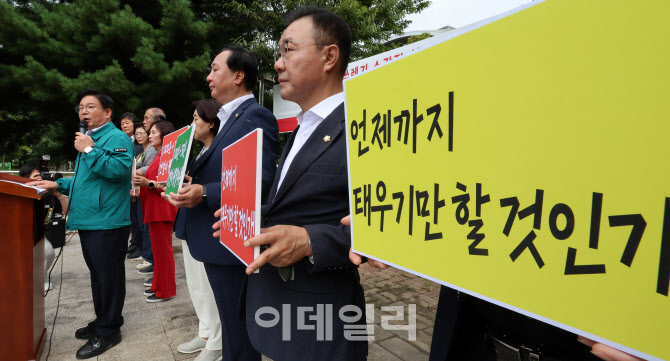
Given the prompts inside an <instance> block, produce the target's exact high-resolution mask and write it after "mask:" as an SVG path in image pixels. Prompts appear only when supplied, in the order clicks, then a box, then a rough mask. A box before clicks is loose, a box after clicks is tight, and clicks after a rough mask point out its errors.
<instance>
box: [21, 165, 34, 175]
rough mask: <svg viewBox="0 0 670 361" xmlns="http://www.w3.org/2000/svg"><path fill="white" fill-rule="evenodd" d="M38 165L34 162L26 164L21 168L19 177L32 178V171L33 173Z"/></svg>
mask: <svg viewBox="0 0 670 361" xmlns="http://www.w3.org/2000/svg"><path fill="white" fill-rule="evenodd" d="M35 169H37V167H36V166H35V165H33V164H26V165H24V166H23V167H21V169H19V177H24V178H30V173H32V172H33V171H34V170H35Z"/></svg>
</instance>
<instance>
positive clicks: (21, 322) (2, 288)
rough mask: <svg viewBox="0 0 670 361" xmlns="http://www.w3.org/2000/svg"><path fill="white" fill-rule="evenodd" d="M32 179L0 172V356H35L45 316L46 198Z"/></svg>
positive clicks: (43, 332) (43, 333)
mask: <svg viewBox="0 0 670 361" xmlns="http://www.w3.org/2000/svg"><path fill="white" fill-rule="evenodd" d="M8 181H10V182H17V183H26V182H29V181H30V180H29V179H27V178H21V177H16V176H11V175H6V174H0V207H1V209H2V212H1V214H2V216H1V217H0V231H1V232H2V237H1V239H0V360H17V361H25V360H39V359H40V357H41V355H42V350H43V349H44V344H45V343H46V338H47V329H46V328H45V320H44V216H45V212H44V203H43V202H42V197H43V196H44V195H45V194H47V192H44V193H42V194H41V195H38V194H37V191H36V190H35V189H33V188H28V187H24V186H22V185H20V184H14V183H9V182H8Z"/></svg>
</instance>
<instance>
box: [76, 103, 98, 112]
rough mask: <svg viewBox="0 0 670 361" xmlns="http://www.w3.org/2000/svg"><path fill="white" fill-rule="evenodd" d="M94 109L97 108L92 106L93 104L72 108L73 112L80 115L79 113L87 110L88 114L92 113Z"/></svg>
mask: <svg viewBox="0 0 670 361" xmlns="http://www.w3.org/2000/svg"><path fill="white" fill-rule="evenodd" d="M95 108H97V106H95V105H93V104H89V105H87V106H81V105H75V106H74V111H75V112H76V113H81V112H83V111H84V110H88V112H89V113H90V112H92V111H93V110H95Z"/></svg>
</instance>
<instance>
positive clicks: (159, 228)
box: [133, 121, 177, 303]
mask: <svg viewBox="0 0 670 361" xmlns="http://www.w3.org/2000/svg"><path fill="white" fill-rule="evenodd" d="M174 131H175V128H174V125H172V123H170V122H168V121H158V122H154V123H153V124H151V128H150V129H149V145H151V146H152V147H154V148H155V149H156V150H157V151H158V155H157V156H156V158H154V160H153V161H152V162H151V164H150V165H149V167H148V168H147V170H146V173H144V175H145V176H141V175H137V176H135V177H134V178H133V181H134V182H135V185H136V186H140V187H142V188H141V191H140V198H141V199H142V210H143V211H144V222H145V223H148V224H149V234H150V238H151V249H152V251H153V257H154V265H153V277H152V284H151V288H150V289H148V290H146V291H144V295H145V296H147V302H149V303H151V302H161V301H166V300H169V299H171V298H173V297H174V296H176V294H177V285H176V284H175V278H174V277H175V276H174V273H175V268H174V267H175V265H174V253H173V252H172V227H173V225H174V220H175V217H176V215H177V208H176V207H175V206H173V205H171V204H170V203H169V202H168V201H166V200H164V199H163V198H161V195H160V193H161V191H162V189H161V188H163V187H162V186H160V185H159V184H158V183H157V182H156V177H157V176H158V166H159V163H160V154H161V152H160V150H161V149H162V147H163V137H165V136H166V135H168V134H170V133H172V132H174ZM141 271H142V270H140V273H142V272H141Z"/></svg>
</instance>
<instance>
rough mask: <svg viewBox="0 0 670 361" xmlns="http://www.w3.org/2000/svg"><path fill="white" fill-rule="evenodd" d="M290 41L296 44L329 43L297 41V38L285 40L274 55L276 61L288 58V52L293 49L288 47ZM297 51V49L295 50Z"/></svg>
mask: <svg viewBox="0 0 670 361" xmlns="http://www.w3.org/2000/svg"><path fill="white" fill-rule="evenodd" d="M289 43H294V44H315V45H328V44H326V43H318V42H315V41H295V40H284V41H282V42H281V43H280V44H279V49H277V51H275V53H274V57H275V63H276V62H277V61H278V60H279V58H284V60H286V59H288V53H289V51H290V50H291V49H289V48H288V44H289ZM293 51H295V50H293Z"/></svg>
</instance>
